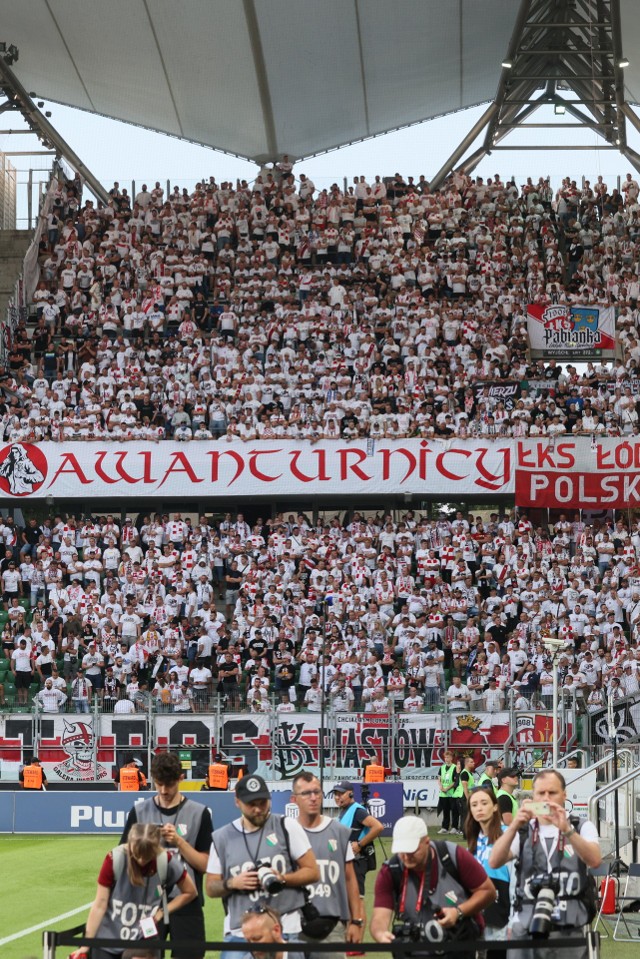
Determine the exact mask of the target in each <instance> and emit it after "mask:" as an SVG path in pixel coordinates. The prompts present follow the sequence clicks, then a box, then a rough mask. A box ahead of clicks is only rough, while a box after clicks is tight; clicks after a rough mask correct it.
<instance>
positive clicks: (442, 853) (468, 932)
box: [385, 839, 484, 940]
mask: <svg viewBox="0 0 640 959" xmlns="http://www.w3.org/2000/svg"><path fill="white" fill-rule="evenodd" d="M430 845H431V846H432V847H433V848H434V849H435V851H436V854H437V856H438V859H439V860H440V862H441V864H442V867H443V869H444V871H445V872H446V873H447V875H448V876H451V878H452V879H454V880H455V882H457V883H458V885H460V886H462V888H463V889H466V888H467V887H466V886H465V884H464V883H463V881H462V879H461V878H460V873H459V872H458V865H457V858H456V857H457V850H458V848H459V847H458V845H457V844H456V843H452V842H447V841H446V840H444V839H432V840H431V842H430ZM451 850H453V856H452V855H451ZM394 859H395V857H393V858H391V859H387V861H386V863H385V866H388V868H389V872H390V873H391V880H392V883H393V893H394V896H395V897H396V899H397V898H398V897H399V895H400V892H401V888H402V877H403V874H404V866H403V865H402V863H401V862H400V860H399V859H395V861H394ZM467 891H468V890H467ZM483 930H484V919H483V917H482V915H481V914H479V915H477V916H464V917H463V918H462V919H460V920H459V921H458V922H457V923H456V925H455V926H453V928H451V929H447V934H448V935H447V938H449V939H454V940H458V939H473V938H474V937H475V938H477V939H480V938H482V933H483Z"/></svg>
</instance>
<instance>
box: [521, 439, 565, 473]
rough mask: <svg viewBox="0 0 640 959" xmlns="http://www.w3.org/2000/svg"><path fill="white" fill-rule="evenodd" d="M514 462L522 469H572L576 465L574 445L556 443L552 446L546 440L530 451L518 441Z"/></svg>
mask: <svg viewBox="0 0 640 959" xmlns="http://www.w3.org/2000/svg"><path fill="white" fill-rule="evenodd" d="M516 449H517V456H516V462H517V466H519V467H522V468H524V469H543V468H544V467H548V468H549V469H566V470H568V469H573V467H574V466H575V465H576V457H575V443H558V445H557V446H552V445H551V444H550V443H549V442H548V440H545V441H544V442H540V443H536V445H535V446H534V447H533V448H532V449H527V447H526V446H525V445H524V443H522V441H520V440H518V443H517V446H516Z"/></svg>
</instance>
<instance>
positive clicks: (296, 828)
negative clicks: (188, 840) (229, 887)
mask: <svg viewBox="0 0 640 959" xmlns="http://www.w3.org/2000/svg"><path fill="white" fill-rule="evenodd" d="M242 822H243V821H242V819H234V820H233V823H232V825H233V827H234V829H237V830H238V832H242ZM283 826H284V828H285V829H286V830H287V832H288V833H289V849H290V852H291V858H292V859H293V861H294V862H297V861H298V860H299V859H301V858H302V857H303V856H304V854H305V853H306V852H308V851H309V849H311V843H310V842H309V839H308V837H307V834H306V833H305V831H304V829H303V828H302V826H301V825H300V823H298V822H296V821H295V819H289V818H287V819H284V821H283ZM245 832H246V833H247V835H248V836H250V835H251V833H253V832H257V830H254V829H252V830H248V829H246V827H245ZM207 872H208V873H211V874H212V875H213V876H221V875H222V863H221V862H220V858H219V856H218V853H217V851H216V847H215V845H214V844H213V843H212V844H211V851H210V852H209V862H208V863H207ZM249 908H250V907H249ZM282 931H283V932H284V933H289V934H290V933H294V932H300V915H299V913H298V912H297V911H296V912H290V913H287V914H286V915H284V916H283V917H282ZM224 933H225V935H227V934H228V933H231V934H232V935H234V936H240V935H241V934H242V930H241V929H230V928H229V916H228V915H227V916H225V919H224Z"/></svg>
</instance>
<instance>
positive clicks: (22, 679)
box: [16, 669, 33, 689]
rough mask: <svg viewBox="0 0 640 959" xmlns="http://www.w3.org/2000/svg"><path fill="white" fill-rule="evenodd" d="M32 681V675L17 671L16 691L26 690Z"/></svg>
mask: <svg viewBox="0 0 640 959" xmlns="http://www.w3.org/2000/svg"><path fill="white" fill-rule="evenodd" d="M32 681H33V673H27V672H25V670H22V669H19V670H18V671H17V672H16V689H28V688H29V686H30V685H31V683H32Z"/></svg>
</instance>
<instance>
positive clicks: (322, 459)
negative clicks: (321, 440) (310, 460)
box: [289, 450, 331, 483]
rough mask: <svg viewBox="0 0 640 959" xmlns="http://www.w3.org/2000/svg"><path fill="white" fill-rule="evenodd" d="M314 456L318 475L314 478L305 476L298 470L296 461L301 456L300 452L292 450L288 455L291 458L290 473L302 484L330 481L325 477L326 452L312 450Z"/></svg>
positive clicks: (328, 477)
mask: <svg viewBox="0 0 640 959" xmlns="http://www.w3.org/2000/svg"><path fill="white" fill-rule="evenodd" d="M313 452H314V455H315V456H317V457H318V473H317V475H316V476H306V475H305V474H304V473H303V472H302V470H300V469H298V460H299V459H300V456H301V455H302V450H293V451H292V452H290V453H289V456H290V457H291V473H292V475H293V476H295V478H296V479H298V480H300V482H302V483H311V482H313V480H319V481H320V482H322V483H326V482H327V481H328V480H330V479H331V477H330V476H327V470H326V466H327V453H326V450H314V451H313Z"/></svg>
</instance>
